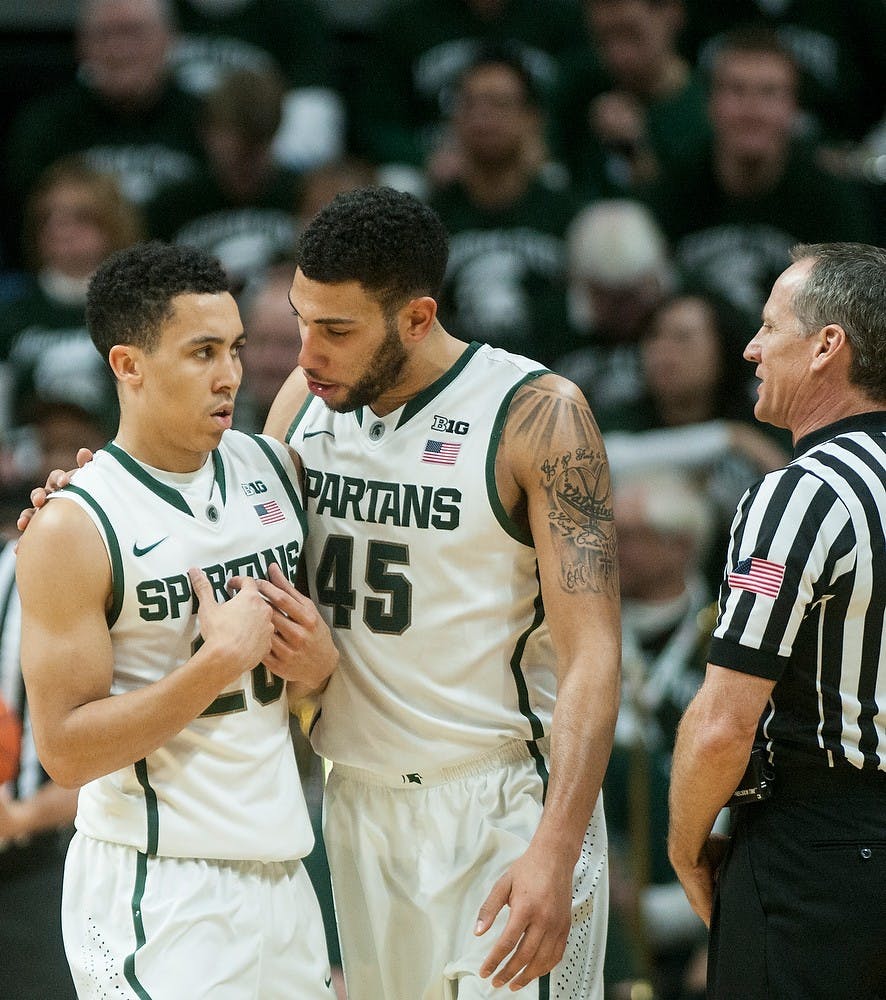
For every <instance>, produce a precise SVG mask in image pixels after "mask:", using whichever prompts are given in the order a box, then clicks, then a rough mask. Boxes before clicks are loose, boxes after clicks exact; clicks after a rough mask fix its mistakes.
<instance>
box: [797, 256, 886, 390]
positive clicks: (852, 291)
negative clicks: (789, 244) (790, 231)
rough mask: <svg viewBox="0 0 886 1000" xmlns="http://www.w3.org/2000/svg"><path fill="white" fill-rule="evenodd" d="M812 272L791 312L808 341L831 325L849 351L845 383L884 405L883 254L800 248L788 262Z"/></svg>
mask: <svg viewBox="0 0 886 1000" xmlns="http://www.w3.org/2000/svg"><path fill="white" fill-rule="evenodd" d="M808 258H811V259H812V261H813V264H812V268H811V270H810V271H809V274H808V275H807V277H806V280H805V281H804V282H803V285H802V286H801V287H800V288H799V289H798V290H797V291H796V292H795V293H794V299H793V303H792V304H793V308H794V313H795V314H796V316H797V320H798V321H799V323H800V326H801V328H802V329H803V333H804V335H806V336H809V335H811V334H813V333H816V332H817V331H818V330H821V329H822V327H825V326H828V324H830V323H833V324H836V325H837V326H841V327H842V328H843V330H844V331H845V333H846V336H847V338H848V340H849V343H850V345H851V346H852V363H851V365H850V366H849V380H850V382H851V383H852V384H853V385H856V386H858V387H859V388H860V389H862V390H863V391H864V392H865V393H866V394H867V395H868V396H870V397H871V399H873V400H876V401H877V402H879V403H882V402H886V249H884V248H883V247H876V246H870V245H868V244H866V243H800V244H798V245H797V246H795V247H794V248H793V249H792V250H791V260H792V261H794V262H795V263H796V262H797V261H801V260H806V259H808Z"/></svg>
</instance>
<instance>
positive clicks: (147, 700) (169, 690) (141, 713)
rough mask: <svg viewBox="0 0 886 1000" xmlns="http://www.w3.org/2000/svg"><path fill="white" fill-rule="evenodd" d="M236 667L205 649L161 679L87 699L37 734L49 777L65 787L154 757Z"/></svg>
mask: <svg viewBox="0 0 886 1000" xmlns="http://www.w3.org/2000/svg"><path fill="white" fill-rule="evenodd" d="M231 676H232V668H231V667H230V666H229V665H225V664H221V663H220V662H219V659H218V658H217V657H216V656H214V655H213V652H212V651H211V650H210V649H208V648H207V646H202V647H201V648H200V649H199V650H198V651H197V652H196V653H195V654H194V656H192V657H191V658H190V659H189V660H188V661H187V662H186V663H185V664H183V665H182V666H181V667H179V668H178V669H176V670H173V671H172V672H171V673H169V674H168V675H167V676H166V677H164V678H162V679H161V680H159V681H157V682H155V683H153V684H148V685H146V686H144V687H141V688H138V689H136V690H133V691H128V692H126V693H125V694H118V695H111V696H108V697H104V698H97V699H96V700H93V701H88V702H86V703H85V704H82V705H80V706H78V707H77V708H75V709H73V710H72V711H70V712H68V713H67V714H66V715H65V716H64V717H63V719H62V720H61V722H60V724H59V725H57V726H55V727H53V728H52V731H51V732H42V733H41V732H38V734H37V735H38V736H39V737H40V739H39V741H38V749H39V750H40V754H41V760H42V761H43V764H44V767H46V769H47V771H48V773H49V774H50V775H51V776H52V777H53V779H54V780H55V781H57V782H58V783H59V784H60V785H62V786H63V787H65V788H74V787H78V786H80V785H84V784H86V782H87V781H91V780H93V779H95V778H98V777H101V776H102V775H105V774H110V773H112V772H114V771H117V770H119V769H120V768H122V767H127V766H129V765H130V764H133V763H134V762H135V761H138V760H141V759H142V758H144V757H146V756H147V755H148V754H150V753H153V752H154V751H155V750H157V749H158V748H159V747H161V746H163V744H164V743H167V742H168V741H169V740H170V739H172V738H173V737H174V736H176V735H177V734H178V733H180V732H181V731H182V729H184V728H185V726H187V725H188V723H190V722H191V721H193V720H194V719H195V718H196V717H197V716H198V715H200V713H201V712H203V711H204V710H205V709H206V708H207V707H208V706H209V705H210V704H211V703H212V702H213V700H214V699H215V698H216V696H217V695H218V694H219V693H220V692H221V691H222V690H224V689H225V688H226V687H227V686H228V685H229V683H230V680H231Z"/></svg>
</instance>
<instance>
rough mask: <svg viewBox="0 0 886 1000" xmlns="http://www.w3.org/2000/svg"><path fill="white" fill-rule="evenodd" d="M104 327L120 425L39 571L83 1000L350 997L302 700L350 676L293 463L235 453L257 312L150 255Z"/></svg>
mask: <svg viewBox="0 0 886 1000" xmlns="http://www.w3.org/2000/svg"><path fill="white" fill-rule="evenodd" d="M87 320H88V323H89V327H90V332H91V335H92V338H93V340H94V342H95V344H96V346H97V347H98V349H99V350H100V352H101V353H102V354H103V355H104V356H105V357H106V358H107V359H108V362H109V364H110V367H111V369H112V372H113V374H114V376H115V378H116V381H117V386H118V392H119V396H120V409H121V416H120V425H119V428H118V431H117V435H116V437H115V439H114V441H113V442H111V443H110V444H108V445H107V446H106V447H105V448H104V449H102V450H101V451H99V452H98V453H97V454H96V456H95V459H94V461H92V462H90V463H89V465H88V466H87V467H86V468H84V469H82V470H80V471H79V472H77V473H76V475H75V476H74V477H73V481H72V482H71V484H70V485H69V486H68V487H67V488H66V489H64V490H62V491H61V492H59V493H57V494H55V495H54V499H53V502H52V503H49V504H48V505H47V506H46V508H45V509H44V510H42V511H40V513H39V514H38V515H37V516H36V517H35V519H34V522H33V524H32V526H31V530H30V531H28V532H27V535H26V536H25V537H24V538H23V539H22V541H21V543H20V548H19V555H18V560H19V564H18V582H19V588H20V592H21V603H22V666H23V671H24V676H25V680H26V684H27V690H28V702H29V707H30V711H31V718H32V720H33V727H34V733H35V737H36V741H37V746H38V749H39V752H40V756H41V760H42V761H43V764H44V766H45V767H46V769H47V771H48V772H49V773H50V774H51V775H52V777H53V778H54V779H55V780H56V781H57V782H59V783H60V784H62V785H65V786H74V785H81V784H82V785H83V788H82V790H81V792H80V799H79V806H78V813H77V821H76V826H77V833H76V834H75V837H74V840H73V842H72V845H71V849H70V851H69V854H68V859H67V865H66V873H65V885H64V896H63V904H62V910H63V928H64V936H65V947H66V952H67V955H68V960H69V963H70V965H71V968H72V972H73V975H74V980H75V983H76V986H77V990H78V993H79V995H81V996H93V995H98V993H101V995H103V996H104V995H111V994H113V995H114V996H118V997H132V998H135V997H139V998H146V997H173V996H178V997H188V998H189V1000H193V998H210V997H211V998H212V1000H218V998H220V997H247V996H248V997H261V998H262V1000H272V998H283V997H292V996H295V995H297V996H298V997H299V998H312V1000H313V998H316V1000H321V998H323V997H331V996H333V995H334V994H333V992H332V990H331V987H330V970H329V964H328V960H327V957H326V946H325V940H324V935H323V929H322V921H321V916H320V911H319V907H318V905H317V901H316V898H315V896H314V893H313V890H312V888H311V886H310V882H309V880H308V876H307V874H306V873H305V870H304V868H303V866H302V864H301V861H300V860H299V859H300V858H302V857H304V856H305V855H306V854H307V853H308V852H309V851H310V849H311V846H312V843H313V838H312V833H311V827H310V823H309V820H308V814H307V810H306V807H305V803H304V798H303V794H302V790H301V786H300V783H299V776H298V771H297V768H296V762H295V757H294V752H293V748H292V744H291V740H290V733H289V706H288V701H287V690H286V686H287V682H288V684H289V688H290V690H289V692H288V693H289V694H290V695H291V696H293V697H295V696H298V695H302V694H304V693H306V692H307V691H310V690H313V689H316V688H318V687H320V686H322V684H323V683H324V682H325V681H326V679H327V677H328V675H329V674H330V673H331V671H332V670H333V668H334V666H335V664H336V662H337V653H336V652H335V650H334V647H333V645H332V642H331V638H330V634H329V630H328V628H327V627H326V625H325V624H324V623H323V621H322V619H321V618H320V617H319V616H318V615H317V612H316V609H315V608H314V607H313V605H312V604H311V602H310V601H309V600H307V599H306V598H304V597H302V596H301V595H300V594H299V593H298V592H297V591H296V590H295V588H294V586H293V583H294V581H295V579H296V575H297V572H298V569H299V561H300V558H301V551H302V546H303V542H304V511H303V509H302V503H301V500H300V497H299V491H298V486H297V485H296V484H297V481H298V480H297V476H296V470H295V468H294V466H293V463H292V460H291V458H290V455H289V454H288V449H286V448H284V447H282V446H281V445H280V444H279V443H278V442H275V441H271V440H268V439H266V438H262V437H252V436H247V435H243V434H239V433H238V432H236V431H231V430H230V426H231V418H232V413H233V407H234V398H235V396H236V394H237V389H238V387H239V385H240V379H241V374H242V366H241V359H240V351H241V348H242V347H243V344H244V342H245V335H244V332H243V326H242V324H241V322H240V317H239V314H238V311H237V306H236V303H235V302H234V299H233V298H232V297H231V295H230V293H229V292H228V290H227V283H226V278H225V275H224V272H223V271H222V270H221V268H220V266H219V265H218V262H217V261H215V260H214V259H213V258H210V257H207V256H205V255H203V254H202V253H199V252H197V251H194V250H192V249H189V248H182V247H169V246H165V245H163V244H159V243H153V244H142V245H137V246H135V247H132V248H130V249H128V250H124V251H121V252H120V253H118V254H116V255H114V256H113V257H111V258H110V259H109V260H108V261H107V262H106V263H105V264H103V265H102V267H101V268H100V269H99V270H98V272H97V273H96V275H95V277H94V278H93V280H92V283H91V285H90V290H89V296H88V301H87ZM231 592H234V596H231Z"/></svg>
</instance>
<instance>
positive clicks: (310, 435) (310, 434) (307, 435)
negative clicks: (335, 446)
mask: <svg viewBox="0 0 886 1000" xmlns="http://www.w3.org/2000/svg"><path fill="white" fill-rule="evenodd" d="M318 434H328V435H329V436H330V437H331V438H332V439H333V440H335V432H334V431H327V430H323V431H305V432H304V434H302V438H313V437H316V436H317V435H318Z"/></svg>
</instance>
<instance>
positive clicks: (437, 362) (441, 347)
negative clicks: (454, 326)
mask: <svg viewBox="0 0 886 1000" xmlns="http://www.w3.org/2000/svg"><path fill="white" fill-rule="evenodd" d="M467 347H468V345H467V344H466V343H465V342H464V341H463V340H456V338H455V337H453V336H451V335H450V334H448V333H447V332H446V331H445V330H444V329H443V327H442V326H440V324H439V323H437V324H435V327H434V329H433V330H432V331H431V332H430V333H429V334H428V335H427V337H425V338H424V340H423V341H422V342H421V344H419V345H417V346H416V348H415V350H414V351H413V352H412V353H411V354H410V356H409V359H408V361H407V362H406V364H405V366H404V368H403V372H402V373H401V376H400V378H399V379H398V380H397V384H396V385H395V386H392V387H391V389H390V390H388V391H386V392H384V393H383V394H382V395H381V396H379V397H378V399H376V400H374V401H373V402H372V404H371V405H370V409H371V410H372V412H373V413H374V414H375V415H376V416H377V417H385V416H387V415H388V414H389V413H393V412H394V410H397V409H399V408H400V407H401V406H405V405H406V403H408V402H409V401H410V400H412V399H415V397H416V396H417V395H418V394H419V393H420V392H424V390H425V389H427V387H428V386H429V385H433V384H434V382H436V381H437V379H439V378H441V377H442V376H443V375H445V374H446V372H448V371H449V369H450V368H451V367H452V366H453V365H454V364H455V363H456V361H458V359H459V358H460V357H461V356H462V354H463V353H464V352H465V351H466V350H467Z"/></svg>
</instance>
